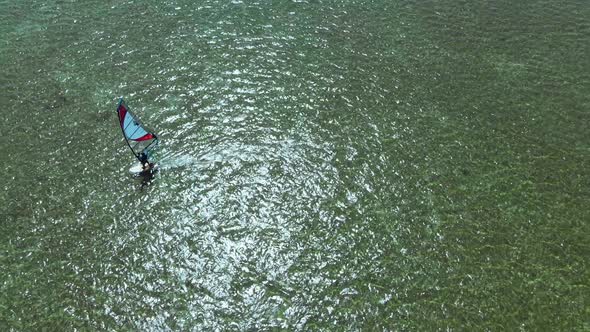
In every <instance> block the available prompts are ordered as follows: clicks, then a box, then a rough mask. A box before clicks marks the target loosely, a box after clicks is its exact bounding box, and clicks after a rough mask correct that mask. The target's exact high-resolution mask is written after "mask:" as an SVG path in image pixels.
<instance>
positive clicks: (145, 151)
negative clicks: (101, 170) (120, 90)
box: [117, 98, 158, 161]
mask: <svg viewBox="0 0 590 332" xmlns="http://www.w3.org/2000/svg"><path fill="white" fill-rule="evenodd" d="M117 113H118V114H119V124H120V125H121V130H122V131H123V136H124V137H125V141H127V145H129V148H130V149H131V151H132V152H133V154H134V155H135V158H137V159H138V160H139V161H142V157H144V158H145V157H147V158H149V156H150V153H151V152H152V150H153V149H154V148H155V147H156V146H157V145H158V137H157V136H156V134H155V133H153V132H152V131H150V130H148V129H147V128H146V127H145V126H144V125H143V124H142V123H141V122H140V121H139V119H138V118H137V117H136V116H135V115H134V114H132V113H131V112H130V111H129V107H127V104H125V101H124V100H123V98H121V99H120V100H119V106H117Z"/></svg>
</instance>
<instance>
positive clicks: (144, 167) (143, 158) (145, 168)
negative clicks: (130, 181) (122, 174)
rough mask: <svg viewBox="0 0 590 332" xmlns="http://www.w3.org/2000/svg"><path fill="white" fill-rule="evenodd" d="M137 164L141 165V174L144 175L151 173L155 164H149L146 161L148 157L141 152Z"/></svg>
mask: <svg viewBox="0 0 590 332" xmlns="http://www.w3.org/2000/svg"><path fill="white" fill-rule="evenodd" d="M138 159H139V162H140V163H141V167H142V170H141V172H142V173H146V172H151V171H152V170H154V167H155V164H154V163H150V161H149V159H148V155H147V154H146V153H145V152H142V153H141V154H140V155H139V157H138Z"/></svg>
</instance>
